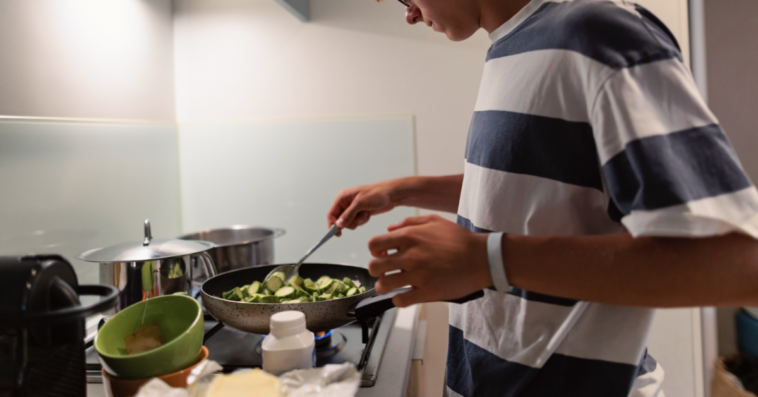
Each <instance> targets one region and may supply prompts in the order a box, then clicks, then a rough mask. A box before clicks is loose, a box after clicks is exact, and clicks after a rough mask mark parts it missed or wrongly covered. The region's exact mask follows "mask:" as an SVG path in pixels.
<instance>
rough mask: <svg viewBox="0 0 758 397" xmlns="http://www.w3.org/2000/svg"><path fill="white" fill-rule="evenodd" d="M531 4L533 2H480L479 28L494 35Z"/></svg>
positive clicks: (520, 0) (500, 0)
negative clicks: (494, 32) (493, 32)
mask: <svg viewBox="0 0 758 397" xmlns="http://www.w3.org/2000/svg"><path fill="white" fill-rule="evenodd" d="M530 2H531V0H479V4H480V10H481V14H480V17H479V26H481V27H482V29H484V30H486V31H487V33H492V31H493V30H495V29H497V28H499V27H500V26H501V25H502V24H504V23H506V22H507V21H508V20H509V19H511V18H513V16H514V15H516V14H517V13H518V12H519V11H521V9H522V8H524V7H526V5H527V4H529V3H530Z"/></svg>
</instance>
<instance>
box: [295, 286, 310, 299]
mask: <svg viewBox="0 0 758 397" xmlns="http://www.w3.org/2000/svg"><path fill="white" fill-rule="evenodd" d="M292 288H294V289H295V294H297V297H298V298H310V297H311V293H310V292H308V291H306V290H304V289H302V288H300V287H292Z"/></svg>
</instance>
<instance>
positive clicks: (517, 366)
mask: <svg viewBox="0 0 758 397" xmlns="http://www.w3.org/2000/svg"><path fill="white" fill-rule="evenodd" d="M490 37H491V38H492V41H493V45H492V47H491V48H490V49H489V52H488V53H487V61H486V64H485V67H484V74H483V78H482V83H481V86H480V89H479V96H478V99H477V103H476V109H475V113H474V116H473V119H472V122H471V128H470V131H469V136H468V141H467V147H466V162H465V176H464V180H463V190H462V193H461V199H460V206H459V209H458V222H459V223H460V224H461V225H464V226H466V227H467V228H469V229H470V230H472V231H477V232H487V231H501V232H506V233H511V234H519V235H599V234H608V233H618V232H623V231H628V232H629V233H631V234H632V235H633V236H691V237H696V236H713V235H719V234H724V233H728V232H732V231H739V232H743V233H747V234H750V235H752V236H758V215H757V214H758V191H756V189H755V187H753V185H752V184H751V182H750V180H749V179H748V178H747V177H746V175H745V173H744V172H743V170H742V167H741V165H740V164H739V161H738V160H737V157H736V155H735V153H734V151H733V149H732V148H731V146H730V145H729V142H728V141H727V138H726V137H725V135H724V133H723V131H722V130H721V128H720V126H719V124H718V121H717V120H716V118H715V116H714V115H713V114H712V113H711V112H710V110H709V109H708V107H707V106H706V104H705V103H704V101H703V99H702V98H701V96H700V95H699V93H698V91H697V88H696V86H695V83H694V81H693V78H692V76H691V73H690V72H689V70H688V68H687V66H686V65H685V64H684V61H683V59H682V55H681V52H680V50H679V47H678V44H677V43H676V40H675V39H674V38H673V36H672V35H671V33H670V32H669V31H668V30H667V29H666V27H665V26H664V25H663V24H662V23H661V22H660V21H659V20H658V19H657V18H656V17H655V16H653V15H652V14H651V13H650V12H649V11H647V10H645V9H644V8H642V7H640V6H637V5H635V4H632V3H628V2H625V1H609V0H573V1H571V0H569V1H548V0H533V1H532V2H531V3H530V4H529V5H527V6H526V7H525V8H524V9H523V10H521V11H520V12H519V13H518V14H517V15H516V16H514V17H513V18H512V19H511V20H509V21H508V22H506V23H505V24H504V25H503V26H501V27H500V28H498V29H497V30H495V31H494V32H492V34H491V35H490ZM653 314H654V310H652V309H645V308H631V307H618V306H610V305H604V304H598V303H588V302H577V301H574V300H570V299H563V298H557V297H552V296H546V295H542V294H536V293H532V292H529V291H523V290H514V291H512V292H511V293H508V294H505V293H499V292H496V291H493V290H487V291H485V297H484V298H482V299H479V300H476V301H472V302H469V303H467V304H464V305H450V341H449V351H448V362H447V393H448V394H449V395H451V396H467V397H474V396H475V397H487V396H513V397H515V396H519V397H526V396H539V397H552V396H556V397H557V396H561V397H566V396H581V397H592V396H602V397H614V396H619V397H623V396H627V395H630V393H632V395H635V396H637V395H640V396H643V395H650V396H652V395H658V396H660V395H661V394H655V393H658V390H659V389H660V382H661V380H662V369H661V368H660V367H659V366H656V364H655V362H654V361H652V359H650V357H648V356H647V355H646V349H645V342H646V338H647V333H648V330H649V328H650V324H651V321H652V319H653ZM653 353H654V352H653ZM664 387H665V384H664Z"/></svg>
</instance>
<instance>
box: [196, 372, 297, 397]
mask: <svg viewBox="0 0 758 397" xmlns="http://www.w3.org/2000/svg"><path fill="white" fill-rule="evenodd" d="M281 395H282V384H281V382H279V378H277V377H276V376H274V375H270V374H267V373H265V372H263V371H261V370H260V369H258V368H256V369H254V370H252V371H248V372H243V373H239V374H231V375H219V376H216V377H215V378H214V379H213V382H211V385H210V387H209V388H208V392H207V393H206V394H205V396H206V397H230V396H234V397H246V396H251V397H253V396H254V397H281Z"/></svg>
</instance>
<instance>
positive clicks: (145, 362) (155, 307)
mask: <svg viewBox="0 0 758 397" xmlns="http://www.w3.org/2000/svg"><path fill="white" fill-rule="evenodd" d="M146 302H147V310H146V312H145V323H144V326H145V327H148V326H151V325H154V324H158V326H159V327H160V329H161V335H162V337H163V346H161V347H159V348H157V349H153V350H150V351H146V352H143V353H138V354H131V355H130V354H128V353H127V351H126V343H125V342H124V338H125V337H126V336H128V335H131V334H133V333H135V332H136V331H138V330H139V329H140V324H141V322H142V313H143V308H144V307H145V303H146ZM203 333H204V323H203V310H202V308H201V307H200V304H199V303H198V302H197V301H196V300H194V299H192V298H190V297H188V296H181V295H166V296H159V297H157V298H152V299H149V300H148V301H142V302H140V303H137V304H134V305H132V306H129V307H127V308H126V309H124V310H122V311H120V312H118V313H117V314H116V315H115V316H113V317H111V319H110V320H108V321H107V322H106V323H105V325H103V327H102V328H100V331H99V332H98V333H97V339H95V349H96V350H97V353H98V355H99V356H100V363H102V365H103V367H104V368H105V370H106V371H108V373H110V374H112V375H113V376H115V377H118V378H121V379H147V378H153V377H157V376H163V375H166V374H170V373H172V372H176V371H179V370H182V369H184V368H186V367H189V366H190V365H192V364H194V363H195V362H196V361H197V357H198V355H199V354H200V349H201V348H202V346H203Z"/></svg>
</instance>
